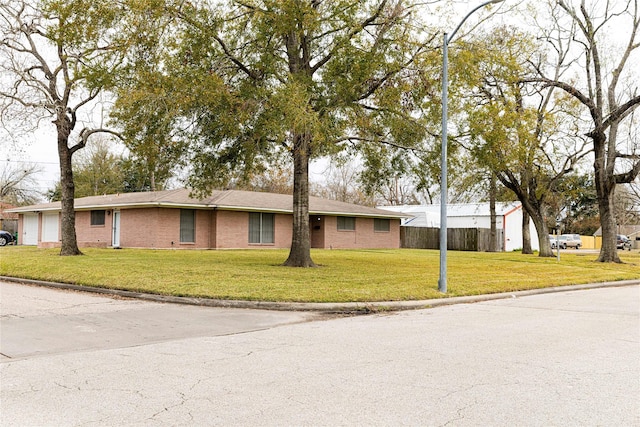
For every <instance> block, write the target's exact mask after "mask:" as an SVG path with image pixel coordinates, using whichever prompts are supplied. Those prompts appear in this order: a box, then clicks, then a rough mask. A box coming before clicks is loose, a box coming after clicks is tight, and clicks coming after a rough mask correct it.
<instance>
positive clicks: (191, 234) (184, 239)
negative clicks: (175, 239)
mask: <svg viewBox="0 0 640 427" xmlns="http://www.w3.org/2000/svg"><path fill="white" fill-rule="evenodd" d="M195 237H196V211H195V210H193V209H180V242H181V243H194V242H195V241H196V239H195Z"/></svg>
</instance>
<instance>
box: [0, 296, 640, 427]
mask: <svg viewBox="0 0 640 427" xmlns="http://www.w3.org/2000/svg"><path fill="white" fill-rule="evenodd" d="M0 298H1V299H0V315H1V321H2V323H1V326H0V352H1V353H2V354H3V356H2V359H1V360H0V379H1V383H0V417H1V418H0V424H1V425H2V426H38V425H42V426H67V425H69V426H78V425H83V426H114V425H136V426H181V425H185V426H186V425H189V426H200V425H202V426H208V425H224V426H235V425H237V426H252V425H256V426H258V425H259V426H289V425H332V426H333V425H348V426H350V425H389V426H396V425H421V426H422V425H424V426H444V425H454V426H476V425H478V426H514V425H519V426H549V425H555V426H592V425H593V426H595V425H602V426H640V399H639V398H638V397H639V396H640V357H639V355H640V287H639V286H637V285H636V286H625V287H613V288H611V287H610V288H604V289H590V290H580V291H571V292H560V293H552V294H541V295H532V296H526V297H518V298H511V299H502V300H496V301H484V302H478V303H475V304H459V305H451V306H442V307H437V308H432V309H426V310H414V311H404V312H395V313H387V314H376V315H368V316H357V317H339V318H330V319H327V318H322V317H319V316H315V315H313V314H308V313H307V314H303V313H299V312H270V311H260V310H239V309H225V308H210V307H189V306H176V305H171V304H158V303H153V302H143V301H137V300H124V299H112V298H108V297H104V296H96V295H90V294H83V293H78V292H69V291H60V290H53V289H46V288H38V287H32V286H25V285H20V284H9V283H0Z"/></svg>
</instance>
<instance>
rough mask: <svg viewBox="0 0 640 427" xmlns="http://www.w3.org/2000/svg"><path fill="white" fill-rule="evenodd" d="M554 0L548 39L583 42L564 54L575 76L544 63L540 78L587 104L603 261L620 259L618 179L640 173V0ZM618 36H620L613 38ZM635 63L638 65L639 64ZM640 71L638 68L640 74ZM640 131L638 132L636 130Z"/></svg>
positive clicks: (560, 43)
mask: <svg viewBox="0 0 640 427" xmlns="http://www.w3.org/2000/svg"><path fill="white" fill-rule="evenodd" d="M551 4H552V9H553V10H552V17H553V23H554V31H553V32H550V33H549V36H548V37H547V41H548V42H549V43H551V45H552V46H553V47H554V48H555V49H556V51H557V52H566V50H565V49H564V48H563V47H562V46H563V45H566V44H568V43H573V42H575V43H577V45H576V49H574V50H573V51H571V52H570V53H572V54H573V55H572V54H569V55H566V56H565V57H564V58H562V59H563V64H564V65H565V66H566V67H567V68H568V69H577V70H579V71H577V72H576V73H574V74H573V76H572V77H573V78H571V77H569V76H570V75H569V74H568V73H567V74H565V76H567V78H563V79H558V78H554V76H548V75H546V73H545V71H544V70H543V69H540V70H539V71H540V74H541V78H540V81H542V82H544V83H545V84H546V85H548V86H553V87H557V88H559V89H562V90H563V91H564V92H566V93H567V94H568V95H569V96H570V97H572V98H574V99H575V100H577V101H578V102H579V103H580V104H582V106H583V107H584V108H585V109H586V114H587V115H588V117H589V121H590V125H589V129H588V130H587V132H586V135H587V137H588V138H589V139H590V140H591V142H592V144H593V151H594V157H595V159H594V173H595V185H596V191H597V196H598V207H599V211H600V222H601V226H602V248H601V250H600V255H599V257H598V261H600V262H620V258H619V257H618V253H617V251H616V220H615V215H614V211H615V209H614V195H615V190H616V186H617V185H618V184H625V183H631V182H633V181H634V180H635V179H636V177H637V176H638V174H639V173H640V145H639V144H638V141H637V138H633V137H632V135H634V134H636V133H634V132H633V131H630V132H624V129H625V127H626V128H627V129H629V128H630V127H632V126H637V122H635V123H634V120H633V112H634V110H635V109H636V108H637V107H638V106H639V105H640V95H639V94H638V80H637V77H638V74H637V72H638V66H637V64H638V51H639V50H638V48H639V47H640V37H639V36H638V30H639V28H640V5H639V3H638V0H625V1H614V0H606V1H600V2H595V1H587V0H581V1H577V0H576V1H571V0H558V1H554V2H552V3H551ZM616 36H617V37H618V39H619V40H618V42H617V43H615V44H607V43H611V42H610V40H612V39H615V37H616ZM608 40H609V41H608ZM634 64H635V66H634ZM634 73H635V74H634ZM636 135H637V134H636Z"/></svg>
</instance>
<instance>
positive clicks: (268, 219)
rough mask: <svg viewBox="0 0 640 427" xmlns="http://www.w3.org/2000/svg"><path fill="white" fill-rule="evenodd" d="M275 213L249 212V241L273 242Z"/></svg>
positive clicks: (257, 242)
mask: <svg viewBox="0 0 640 427" xmlns="http://www.w3.org/2000/svg"><path fill="white" fill-rule="evenodd" d="M275 222H276V215H275V214H272V213H263V212H249V243H254V244H270V243H274V242H275Z"/></svg>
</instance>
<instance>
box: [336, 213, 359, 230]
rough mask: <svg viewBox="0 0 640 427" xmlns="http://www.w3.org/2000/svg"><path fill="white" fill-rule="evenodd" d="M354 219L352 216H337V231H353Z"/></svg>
mask: <svg viewBox="0 0 640 427" xmlns="http://www.w3.org/2000/svg"><path fill="white" fill-rule="evenodd" d="M355 229H356V219H355V217H352V216H339V217H338V230H339V231H355Z"/></svg>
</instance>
